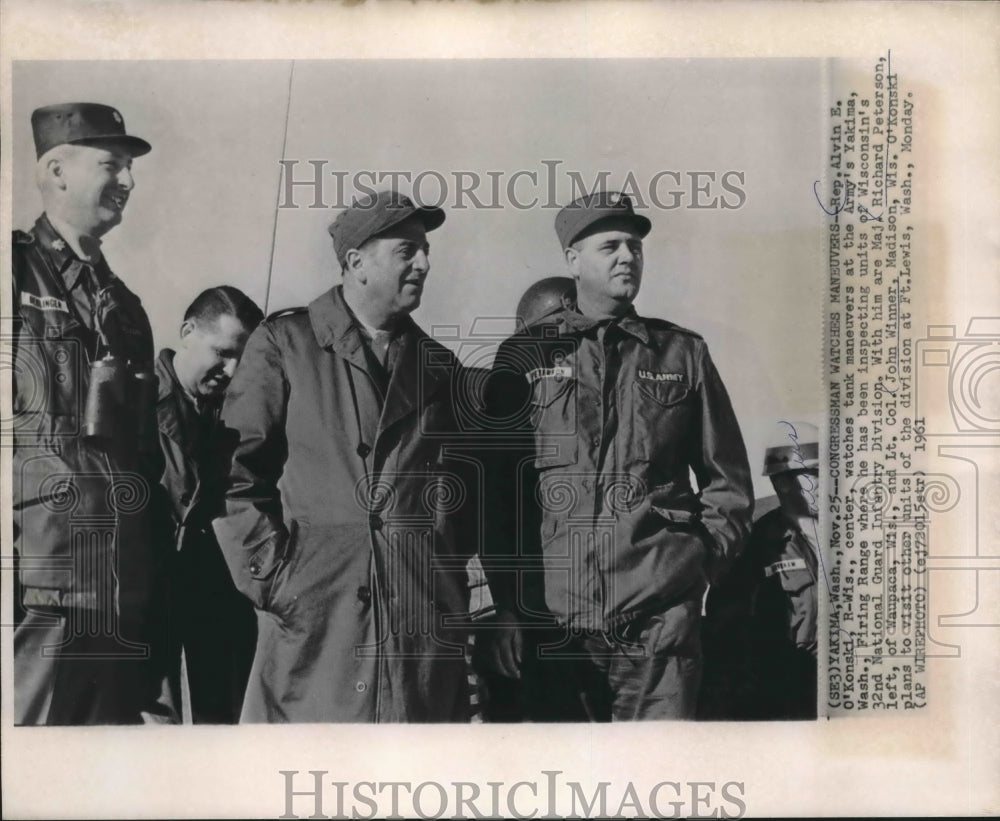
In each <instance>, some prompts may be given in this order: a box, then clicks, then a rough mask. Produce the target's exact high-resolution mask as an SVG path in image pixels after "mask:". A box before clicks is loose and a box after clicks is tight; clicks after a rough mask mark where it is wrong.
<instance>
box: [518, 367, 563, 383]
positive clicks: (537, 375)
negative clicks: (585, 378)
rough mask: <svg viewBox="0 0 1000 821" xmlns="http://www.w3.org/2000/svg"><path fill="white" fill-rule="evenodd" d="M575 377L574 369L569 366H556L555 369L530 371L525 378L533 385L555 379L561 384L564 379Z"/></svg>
mask: <svg viewBox="0 0 1000 821" xmlns="http://www.w3.org/2000/svg"><path fill="white" fill-rule="evenodd" d="M572 376H573V369H572V368H571V367H570V366H569V365H556V366H555V367H553V368H535V369H534V370H531V371H528V372H527V373H526V374H525V375H524V378H525V379H527V380H528V382H530V383H531V384H532V385H533V384H535V382H537V381H538V380H539V379H555V380H556V381H557V382H561V381H562V380H563V379H570V378H571V377H572Z"/></svg>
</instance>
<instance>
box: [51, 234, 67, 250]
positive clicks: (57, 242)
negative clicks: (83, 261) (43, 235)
mask: <svg viewBox="0 0 1000 821" xmlns="http://www.w3.org/2000/svg"><path fill="white" fill-rule="evenodd" d="M52 248H53V250H56V251H59V252H60V253H62V252H63V251H65V250H66V243H65V242H64V241H63V240H61V239H60V238H59V237H56V238H55V239H54V240H52Z"/></svg>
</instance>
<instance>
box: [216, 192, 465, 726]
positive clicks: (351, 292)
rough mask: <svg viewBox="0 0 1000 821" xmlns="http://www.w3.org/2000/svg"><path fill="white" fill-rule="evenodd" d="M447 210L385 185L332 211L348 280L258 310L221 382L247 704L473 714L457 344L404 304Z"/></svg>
mask: <svg viewBox="0 0 1000 821" xmlns="http://www.w3.org/2000/svg"><path fill="white" fill-rule="evenodd" d="M444 217H445V215H444V212H443V211H441V210H440V209H438V208H421V207H418V206H417V205H415V204H414V203H413V202H412V201H411V200H410V199H409V198H408V197H405V196H402V195H400V194H398V193H397V192H395V191H382V192H379V193H378V194H377V195H375V196H373V197H369V198H367V199H365V200H363V201H360V202H357V203H355V204H354V205H353V206H351V207H350V208H348V209H346V210H345V211H343V212H341V214H340V215H339V216H338V217H337V219H336V220H335V221H334V223H333V224H332V225H331V226H330V233H331V235H332V237H333V243H334V250H335V252H336V255H337V258H338V261H339V262H340V264H341V267H342V269H343V284H342V285H341V286H337V287H335V288H333V289H331V290H329V291H327V292H326V293H324V294H322V295H321V296H319V297H318V298H316V299H315V300H314V301H313V302H312V303H311V304H310V305H309V306H308V307H307V308H298V309H292V310H289V311H283V312H280V313H278V314H274V315H272V316H270V317H268V318H267V319H266V320H265V321H264V322H263V323H262V324H261V325H260V327H259V328H258V329H257V330H256V331H255V332H254V333H253V334H252V335H251V337H250V339H249V341H248V343H247V347H246V350H245V352H244V356H243V359H242V361H241V363H240V366H239V367H238V368H237V370H236V374H235V376H234V378H233V381H232V383H231V384H230V388H229V391H228V393H227V396H226V401H225V404H224V406H223V410H222V419H223V422H224V424H225V425H226V426H227V427H228V428H230V429H231V430H232V431H233V432H234V434H233V435H234V437H235V438H238V444H237V445H236V448H235V452H234V457H233V462H232V471H231V475H230V484H229V488H228V491H227V498H226V512H225V515H224V516H223V517H222V518H219V519H217V520H216V521H215V523H214V526H215V530H216V534H217V535H218V538H219V543H220V545H221V547H222V549H223V553H224V554H225V557H226V561H227V563H228V565H229V568H230V572H231V573H232V575H233V578H234V581H235V583H236V586H237V587H238V588H239V589H240V590H241V591H242V592H243V593H244V594H245V595H246V596H247V597H249V598H250V600H251V601H252V602H253V604H254V606H255V607H256V609H257V620H258V641H257V649H256V655H255V659H254V664H253V669H252V671H251V674H250V683H249V686H248V690H247V693H246V697H245V700H244V705H243V713H242V716H241V721H243V722H281V721H288V722H320V721H322V722H337V721H340V722H399V721H425V722H429V721H464V720H467V718H468V704H469V698H468V686H467V681H466V668H465V662H464V655H463V647H464V643H465V639H466V634H465V631H464V629H462V628H460V627H458V626H456V622H457V621H460V620H464V618H465V615H466V613H467V609H468V590H467V586H466V575H465V564H466V560H467V558H468V556H467V555H466V553H465V552H463V551H468V552H471V550H472V549H473V548H474V543H472V540H463V539H460V538H459V534H458V526H457V522H458V520H459V517H460V516H461V514H462V512H463V510H464V508H466V507H468V506H469V505H470V504H472V503H474V502H475V500H476V494H475V493H471V492H470V489H469V488H468V487H467V485H466V484H465V482H464V481H463V479H462V478H461V477H462V475H463V472H462V469H461V467H462V466H461V463H460V462H459V461H458V460H457V459H456V460H449V459H448V449H447V445H448V443H449V442H452V441H453V440H454V437H455V435H456V433H457V424H456V420H455V412H454V404H453V401H452V389H453V386H454V384H455V377H456V373H457V370H458V363H457V360H456V359H455V357H454V356H453V355H452V354H451V353H450V352H449V351H448V350H447V349H446V348H444V347H443V346H441V345H439V344H438V343H436V342H434V341H433V340H432V339H430V337H428V336H427V335H426V334H425V333H424V332H423V331H422V330H421V329H420V328H419V327H418V326H417V325H416V323H414V322H413V320H412V319H411V318H410V317H409V314H410V312H411V311H413V310H414V309H416V308H417V306H418V305H419V304H420V299H421V297H422V294H423V287H424V281H425V279H426V277H427V274H428V271H429V267H430V266H429V263H428V252H429V246H428V243H427V238H426V236H427V233H428V232H430V231H432V230H434V229H435V228H437V227H438V226H440V225H441V223H442V222H444Z"/></svg>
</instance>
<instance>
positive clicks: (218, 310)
mask: <svg viewBox="0 0 1000 821" xmlns="http://www.w3.org/2000/svg"><path fill="white" fill-rule="evenodd" d="M263 318H264V315H263V313H262V312H261V310H260V308H258V307H257V305H256V304H255V303H254V302H253V301H252V300H251V299H250V298H249V297H247V295H246V294H244V293H243V292H242V291H240V290H238V289H236V288H233V287H231V286H228V285H220V286H217V287H215V288H209V289H208V290H206V291H203V292H202V293H201V294H199V295H198V297H197V298H196V299H195V300H194V302H192V303H191V305H190V306H189V307H188V309H187V311H185V313H184V320H183V322H182V323H181V326H180V346H179V347H178V349H177V351H176V352H175V351H173V350H171V349H169V348H165V349H164V350H162V351H160V355H159V357H158V358H157V360H156V375H157V378H158V380H159V393H158V396H157V405H156V413H157V421H158V427H159V436H160V447H161V449H162V451H163V456H164V469H163V475H162V477H161V479H160V482H161V484H162V485H163V487H164V489H165V490H166V496H167V498H168V499H169V506H168V518H169V521H170V522H171V526H172V529H171V532H172V535H173V541H174V545H175V547H176V551H177V555H176V556H175V567H174V573H173V574H172V579H171V588H172V589H171V594H172V595H171V600H172V601H171V631H172V635H173V640H174V642H175V646H176V650H175V652H176V654H177V655H176V656H175V664H176V665H178V668H179V665H180V653H181V651H182V650H183V659H184V672H185V673H186V675H185V677H184V681H183V684H184V685H186V686H184V688H183V692H184V696H183V697H180V694H178V693H177V692H176V690H175V694H174V695H175V702H177V703H182V704H183V705H184V710H183V711H184V714H185V715H184V717H185V719H188V718H189V717H190V720H191V721H193V722H194V723H195V724H233V723H235V722H236V721H237V720H238V719H239V714H240V708H241V707H242V704H243V694H244V692H245V690H246V684H247V678H248V676H249V675H250V665H251V663H252V661H253V650H254V644H255V641H256V634H257V627H256V620H255V618H254V614H253V608H252V607H251V605H250V603H249V602H248V601H247V600H246V599H245V598H244V597H243V596H242V595H240V594H239V593H238V592H237V590H236V588H235V587H234V585H233V581H232V578H231V577H230V575H229V570H228V568H227V567H226V563H225V560H224V559H223V558H222V553H221V551H220V549H219V544H218V542H217V541H216V539H215V533H214V532H213V530H212V519H213V518H214V517H215V516H216V515H218V513H219V511H220V508H221V507H222V504H223V497H224V494H225V480H226V478H227V476H228V474H229V458H230V456H231V454H230V453H229V452H228V447H227V442H226V440H225V437H224V436H223V429H222V425H221V424H220V422H219V412H220V410H221V408H222V399H223V397H224V396H225V392H226V388H227V387H228V385H229V382H230V380H231V379H232V378H233V373H234V372H235V371H236V365H237V363H238V362H239V360H240V357H241V356H242V355H243V349H244V347H245V346H246V342H247V337H248V336H249V335H250V333H251V332H252V331H253V330H254V328H256V327H257V325H258V324H260V321H261V320H262V319H263ZM179 672H180V670H179V669H175V675H174V681H175V687H176V684H177V678H176V677H177V674H178V673H179ZM178 699H179V701H177V700H178Z"/></svg>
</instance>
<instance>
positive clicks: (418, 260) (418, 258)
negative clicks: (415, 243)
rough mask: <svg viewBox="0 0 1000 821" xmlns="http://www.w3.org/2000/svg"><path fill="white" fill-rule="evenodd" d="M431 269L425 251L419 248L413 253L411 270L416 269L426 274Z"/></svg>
mask: <svg viewBox="0 0 1000 821" xmlns="http://www.w3.org/2000/svg"><path fill="white" fill-rule="evenodd" d="M430 269H431V260H430V257H428V256H427V252H426V251H425V250H424V249H423V248H421V249H420V250H419V251H417V253H416V254H414V255H413V270H414V271H418V272H420V273H421V274H426V273H427V272H428V271H430Z"/></svg>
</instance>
